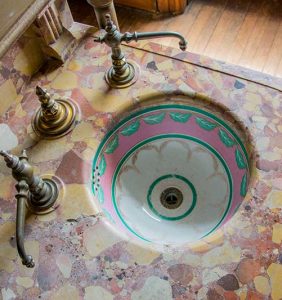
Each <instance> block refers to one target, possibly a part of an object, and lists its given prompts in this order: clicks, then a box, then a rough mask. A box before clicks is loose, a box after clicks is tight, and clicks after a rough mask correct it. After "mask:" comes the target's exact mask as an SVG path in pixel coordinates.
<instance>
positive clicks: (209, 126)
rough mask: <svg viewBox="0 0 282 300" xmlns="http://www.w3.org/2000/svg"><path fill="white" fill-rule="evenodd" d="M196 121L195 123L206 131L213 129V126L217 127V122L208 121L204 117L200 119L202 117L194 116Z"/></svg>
mask: <svg viewBox="0 0 282 300" xmlns="http://www.w3.org/2000/svg"><path fill="white" fill-rule="evenodd" d="M196 122H197V124H198V125H199V126H200V127H201V128H203V129H205V130H207V131H211V130H213V129H214V128H215V127H217V124H215V123H212V122H210V121H208V120H205V119H202V118H196Z"/></svg>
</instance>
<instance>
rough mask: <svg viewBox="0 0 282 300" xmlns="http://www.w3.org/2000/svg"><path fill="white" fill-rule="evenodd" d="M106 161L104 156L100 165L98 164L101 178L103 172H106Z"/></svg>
mask: <svg viewBox="0 0 282 300" xmlns="http://www.w3.org/2000/svg"><path fill="white" fill-rule="evenodd" d="M106 166H107V164H106V160H105V157H104V155H103V156H102V158H101V160H100V164H99V175H100V176H102V175H104V173H105V171H106Z"/></svg>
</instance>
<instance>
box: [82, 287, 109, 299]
mask: <svg viewBox="0 0 282 300" xmlns="http://www.w3.org/2000/svg"><path fill="white" fill-rule="evenodd" d="M94 299H97V300H98V299H99V300H112V299H114V296H113V295H112V294H111V293H110V292H108V291H107V290H105V289H104V288H102V287H101V286H88V287H87V288H85V295H84V300H94Z"/></svg>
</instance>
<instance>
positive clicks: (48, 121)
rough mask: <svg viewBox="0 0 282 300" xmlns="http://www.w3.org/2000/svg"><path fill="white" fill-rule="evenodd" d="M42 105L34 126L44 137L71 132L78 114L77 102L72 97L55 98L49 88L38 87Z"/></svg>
mask: <svg viewBox="0 0 282 300" xmlns="http://www.w3.org/2000/svg"><path fill="white" fill-rule="evenodd" d="M36 95H37V96H38V99H39V101H40V102H41V107H40V108H39V109H38V110H37V112H36V113H35V115H34V117H33V122H32V127H33V130H34V131H35V133H36V134H37V135H38V136H40V137H43V138H47V139H56V138H59V137H61V136H63V135H66V134H67V133H69V132H70V131H71V130H72V129H73V127H74V125H75V120H76V115H77V109H76V106H75V104H74V103H73V102H72V101H71V100H70V99H54V97H51V95H50V94H49V93H48V92H47V90H45V89H43V88H41V87H40V86H37V87H36Z"/></svg>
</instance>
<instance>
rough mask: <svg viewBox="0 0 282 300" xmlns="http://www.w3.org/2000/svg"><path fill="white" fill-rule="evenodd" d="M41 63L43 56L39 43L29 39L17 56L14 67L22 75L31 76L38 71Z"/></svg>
mask: <svg viewBox="0 0 282 300" xmlns="http://www.w3.org/2000/svg"><path fill="white" fill-rule="evenodd" d="M43 62H44V55H43V53H42V50H41V46H40V43H39V41H38V40H37V39H31V40H30V41H28V42H27V43H26V44H25V46H24V48H23V49H22V51H20V52H19V54H18V55H17V57H16V59H15V61H14V67H15V69H17V70H18V71H20V72H21V73H23V74H24V75H27V76H31V75H33V74H35V73H36V71H38V70H39V68H40V67H41V65H42V63H43Z"/></svg>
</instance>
